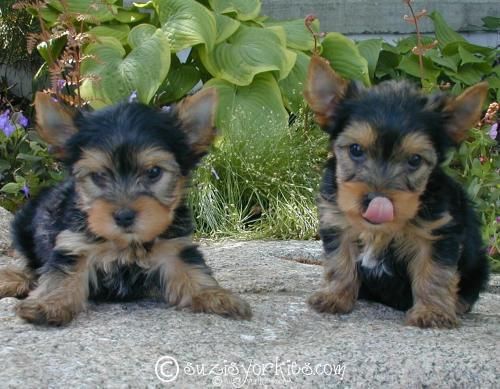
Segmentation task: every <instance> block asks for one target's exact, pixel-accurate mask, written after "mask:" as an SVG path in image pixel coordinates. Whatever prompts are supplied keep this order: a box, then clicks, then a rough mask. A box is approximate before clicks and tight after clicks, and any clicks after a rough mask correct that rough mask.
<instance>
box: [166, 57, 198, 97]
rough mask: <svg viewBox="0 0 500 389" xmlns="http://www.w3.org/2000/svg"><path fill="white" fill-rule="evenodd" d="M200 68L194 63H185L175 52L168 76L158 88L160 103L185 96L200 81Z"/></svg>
mask: <svg viewBox="0 0 500 389" xmlns="http://www.w3.org/2000/svg"><path fill="white" fill-rule="evenodd" d="M200 78H201V75H200V72H199V70H198V69H197V68H196V66H194V65H193V64H183V63H181V62H180V61H179V58H178V57H177V56H176V55H175V54H173V55H172V62H171V66H170V70H169V72H168V75H167V78H166V79H165V81H164V82H163V83H162V84H161V86H160V88H159V89H158V93H157V95H158V99H157V101H156V102H157V103H158V104H167V103H171V102H174V101H177V100H179V99H181V98H182V97H184V96H185V95H186V94H187V93H188V92H189V91H190V90H191V89H193V87H194V86H195V85H196V84H197V83H198V81H200Z"/></svg>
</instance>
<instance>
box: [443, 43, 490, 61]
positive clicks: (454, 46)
mask: <svg viewBox="0 0 500 389" xmlns="http://www.w3.org/2000/svg"><path fill="white" fill-rule="evenodd" d="M459 47H462V48H464V49H466V50H467V51H469V52H471V53H473V54H482V55H484V57H485V58H488V57H489V56H495V54H496V51H495V50H494V49H491V48H489V47H485V46H479V45H475V44H473V43H470V42H467V41H460V42H452V43H449V44H447V45H446V46H445V47H443V49H442V51H443V55H453V54H458V48H459Z"/></svg>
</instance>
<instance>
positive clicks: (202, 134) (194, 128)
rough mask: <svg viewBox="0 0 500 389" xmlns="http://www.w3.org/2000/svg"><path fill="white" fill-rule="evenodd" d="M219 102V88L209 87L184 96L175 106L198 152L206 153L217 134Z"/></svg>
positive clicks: (194, 149) (193, 148)
mask: <svg viewBox="0 0 500 389" xmlns="http://www.w3.org/2000/svg"><path fill="white" fill-rule="evenodd" d="M217 103H218V97H217V90H216V89H215V88H208V89H203V90H201V91H199V92H198V93H196V94H194V95H192V96H188V97H186V98H184V100H182V101H181V102H180V103H179V104H177V106H176V108H175V110H176V112H177V115H178V117H179V119H180V121H181V123H182V129H183V130H184V131H185V132H186V134H187V139H188V142H189V145H190V146H191V149H192V150H193V151H194V152H195V153H196V154H203V153H205V152H206V150H207V149H208V147H209V146H210V145H211V144H212V142H213V140H214V138H215V135H216V134H217V130H216V128H215V113H216V109H217Z"/></svg>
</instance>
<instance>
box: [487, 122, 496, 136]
mask: <svg viewBox="0 0 500 389" xmlns="http://www.w3.org/2000/svg"><path fill="white" fill-rule="evenodd" d="M488 135H489V136H490V138H491V139H493V140H496V139H497V136H498V122H497V123H494V124H493V125H492V126H491V128H490V131H489V132H488Z"/></svg>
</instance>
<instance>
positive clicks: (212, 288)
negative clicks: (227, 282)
mask: <svg viewBox="0 0 500 389" xmlns="http://www.w3.org/2000/svg"><path fill="white" fill-rule="evenodd" d="M173 244H174V242H172V241H165V242H163V243H162V242H160V243H157V244H156V245H155V248H154V251H153V253H152V256H153V261H155V262H156V266H155V267H154V268H153V269H152V270H151V271H158V272H159V276H160V283H161V288H162V290H163V294H164V297H165V300H166V301H167V302H168V303H169V304H171V305H175V306H178V307H191V309H192V310H193V311H194V312H205V313H215V314H218V315H221V316H226V317H231V318H234V319H250V317H251V316H252V312H251V309H250V306H249V305H248V303H247V302H246V301H244V300H243V299H241V298H240V297H238V296H236V295H235V294H233V293H232V292H230V291H229V290H227V289H223V288H221V287H220V286H219V284H218V283H217V281H216V280H215V278H213V277H212V275H210V271H209V268H208V267H207V266H206V265H205V264H204V262H203V258H202V257H201V255H200V258H199V261H196V263H195V264H193V263H187V262H185V261H184V260H183V259H182V258H180V256H179V253H180V251H182V249H183V248H185V247H186V245H185V244H184V245H183V244H181V245H180V246H179V247H177V250H175V248H174V247H173ZM191 244H192V243H190V242H189V245H191ZM172 249H174V250H172Z"/></svg>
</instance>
